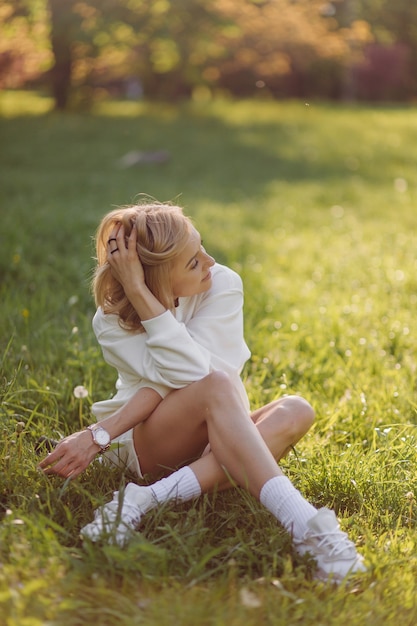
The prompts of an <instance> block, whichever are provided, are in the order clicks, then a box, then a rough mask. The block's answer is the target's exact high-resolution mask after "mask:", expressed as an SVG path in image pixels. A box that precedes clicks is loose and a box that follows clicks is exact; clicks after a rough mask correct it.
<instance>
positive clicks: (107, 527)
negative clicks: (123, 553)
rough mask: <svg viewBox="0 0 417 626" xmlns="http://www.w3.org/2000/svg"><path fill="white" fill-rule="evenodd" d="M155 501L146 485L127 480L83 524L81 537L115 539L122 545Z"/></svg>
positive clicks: (110, 541)
mask: <svg viewBox="0 0 417 626" xmlns="http://www.w3.org/2000/svg"><path fill="white" fill-rule="evenodd" d="M155 504H156V501H155V499H154V497H153V495H152V492H151V490H150V489H148V488H147V487H141V486H140V485H135V484H134V483H129V484H128V485H127V486H126V489H125V490H124V492H120V491H115V492H114V494H113V500H111V502H108V503H107V504H105V505H104V506H102V507H100V508H99V509H97V510H96V511H95V512H94V520H93V521H92V522H90V523H89V524H87V525H86V526H84V527H83V528H82V529H81V531H80V535H81V537H82V538H83V539H90V540H91V541H100V540H101V539H104V540H106V541H108V542H109V543H116V544H117V545H119V546H121V547H123V546H124V545H125V544H126V543H127V542H128V541H129V539H131V538H132V536H133V533H134V531H135V530H136V529H137V527H138V526H139V524H140V520H141V518H142V516H143V515H144V514H145V513H146V512H147V511H149V510H150V509H152V508H153V507H154V506H155Z"/></svg>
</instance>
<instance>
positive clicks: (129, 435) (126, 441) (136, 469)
mask: <svg viewBox="0 0 417 626" xmlns="http://www.w3.org/2000/svg"><path fill="white" fill-rule="evenodd" d="M103 458H105V459H106V461H107V462H108V463H111V464H114V465H116V466H117V467H120V468H121V469H126V470H129V471H130V472H133V473H134V474H136V476H137V477H138V478H143V474H142V471H141V469H140V463H139V459H138V456H137V454H136V450H135V444H134V443H133V428H131V429H130V430H128V431H127V432H126V433H123V434H122V435H120V437H115V439H113V440H112V443H111V449H110V450H108V451H107V452H105V453H104V454H103Z"/></svg>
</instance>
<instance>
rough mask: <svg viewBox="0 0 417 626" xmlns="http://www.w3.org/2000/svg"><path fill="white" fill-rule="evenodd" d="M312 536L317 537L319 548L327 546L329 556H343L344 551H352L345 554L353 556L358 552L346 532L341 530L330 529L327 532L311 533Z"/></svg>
mask: <svg viewBox="0 0 417 626" xmlns="http://www.w3.org/2000/svg"><path fill="white" fill-rule="evenodd" d="M309 534H310V537H311V538H313V539H317V546H318V548H323V547H325V548H326V549H328V550H329V556H339V555H340V556H341V555H342V553H343V552H346V551H347V552H350V554H349V555H348V554H346V555H345V556H349V557H353V556H354V555H355V554H356V549H355V546H354V544H353V543H352V542H351V541H350V539H348V536H347V535H346V533H344V532H342V531H340V530H334V531H328V532H326V533H316V534H313V533H309Z"/></svg>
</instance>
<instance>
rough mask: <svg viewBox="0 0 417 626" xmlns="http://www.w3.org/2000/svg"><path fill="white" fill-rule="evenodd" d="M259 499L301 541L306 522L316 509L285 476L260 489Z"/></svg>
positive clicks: (275, 478) (274, 479) (270, 481)
mask: <svg viewBox="0 0 417 626" xmlns="http://www.w3.org/2000/svg"><path fill="white" fill-rule="evenodd" d="M259 499H260V501H261V504H263V505H264V507H266V508H267V509H268V511H270V512H271V513H272V515H274V516H275V517H276V518H277V520H278V521H279V522H281V524H282V525H283V526H284V528H285V529H286V530H287V531H288V532H289V533H290V534H291V535H292V536H293V537H294V538H295V539H301V537H302V536H303V534H304V532H305V531H306V530H307V522H308V520H310V519H311V518H312V517H314V515H315V514H316V513H317V509H315V508H314V506H313V505H312V504H310V503H309V502H307V500H305V498H303V496H302V495H301V493H300V492H299V491H298V490H297V489H296V488H295V487H294V485H293V484H292V482H291V481H290V480H289V478H287V477H286V476H275V477H274V478H271V479H270V480H268V481H267V482H266V483H265V484H264V486H263V487H262V489H261V493H260V496H259Z"/></svg>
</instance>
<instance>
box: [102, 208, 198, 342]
mask: <svg viewBox="0 0 417 626" xmlns="http://www.w3.org/2000/svg"><path fill="white" fill-rule="evenodd" d="M116 224H122V225H123V226H124V231H125V236H126V239H127V238H128V237H129V235H130V233H131V230H132V228H136V230H137V245H136V250H137V253H138V256H139V259H140V261H141V263H142V266H143V270H144V274H145V282H146V285H147V286H148V288H149V289H150V291H151V292H152V293H153V295H154V296H155V297H156V298H157V299H158V300H159V301H160V302H161V304H162V305H163V306H164V307H166V308H167V309H170V310H173V309H174V307H175V302H174V296H173V291H172V283H171V268H172V265H173V262H174V260H175V258H176V257H177V256H178V255H179V254H180V253H181V252H182V250H183V249H184V247H185V245H186V243H187V241H188V236H189V234H190V232H191V228H192V224H191V220H190V219H189V218H188V217H185V215H184V214H183V212H182V209H181V208H180V207H178V206H175V205H170V204H162V203H161V204H160V203H156V202H152V203H143V204H138V205H135V206H128V207H121V208H118V209H115V210H113V211H111V212H110V213H108V214H107V215H105V216H104V218H103V219H102V221H101V223H100V225H99V227H98V229H97V233H96V255H97V259H96V260H97V266H96V268H95V271H94V276H93V281H92V290H93V294H94V298H95V302H96V305H97V306H101V307H102V309H103V311H104V313H113V314H115V315H118V317H119V323H120V325H121V326H122V327H123V328H125V329H127V330H136V331H137V330H139V331H142V332H143V330H144V329H143V326H142V323H141V320H140V317H139V315H138V313H137V312H136V310H135V309H134V308H133V306H132V305H131V304H130V302H129V300H128V299H127V297H126V294H125V292H124V289H123V286H122V285H121V284H120V283H119V281H118V280H116V278H115V277H114V276H113V275H112V272H111V267H110V264H109V263H108V261H107V241H108V239H109V237H110V233H111V232H112V230H113V228H114V226H115V225H116Z"/></svg>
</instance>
